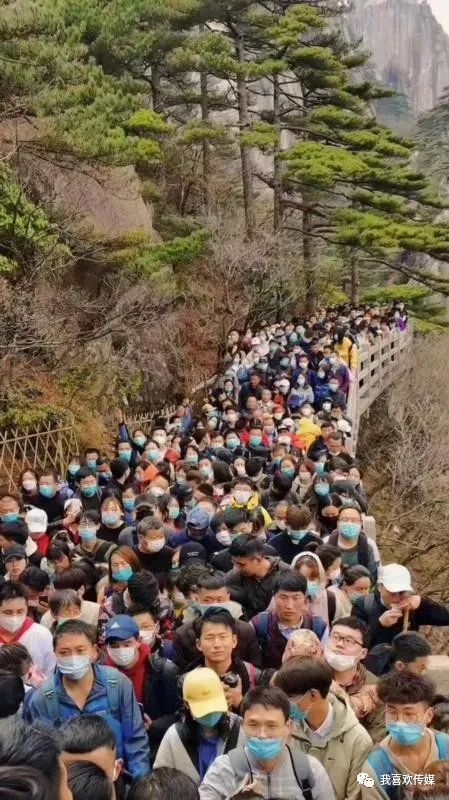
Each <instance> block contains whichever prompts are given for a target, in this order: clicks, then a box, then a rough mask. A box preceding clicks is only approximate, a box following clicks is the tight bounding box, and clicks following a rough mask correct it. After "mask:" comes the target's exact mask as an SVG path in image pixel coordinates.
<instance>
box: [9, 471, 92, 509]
mask: <svg viewBox="0 0 449 800" xmlns="http://www.w3.org/2000/svg"><path fill="white" fill-rule="evenodd" d="M76 466H77V470H78V469H79V467H80V465H79V462H78V464H77V465H76ZM19 480H20V487H21V491H20V494H21V498H22V502H23V504H24V505H32V504H33V499H34V498H35V497H37V495H38V488H37V475H36V473H35V471H34V470H32V469H24V470H23V472H22V474H21V476H20V479H19ZM69 485H70V483H69ZM70 488H71V489H73V490H74V489H75V483H74V482H73V485H70Z"/></svg>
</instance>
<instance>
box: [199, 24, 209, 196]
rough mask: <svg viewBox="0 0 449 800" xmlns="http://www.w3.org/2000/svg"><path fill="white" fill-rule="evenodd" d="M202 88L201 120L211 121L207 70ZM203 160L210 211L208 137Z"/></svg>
mask: <svg viewBox="0 0 449 800" xmlns="http://www.w3.org/2000/svg"><path fill="white" fill-rule="evenodd" d="M200 32H201V33H203V32H204V25H201V26H200ZM200 90H201V120H202V122H204V123H206V124H207V123H208V122H209V94H208V82H207V72H201V74H200ZM202 160H203V207H204V210H205V211H209V206H210V174H211V164H210V143H209V141H208V140H207V139H203V144H202Z"/></svg>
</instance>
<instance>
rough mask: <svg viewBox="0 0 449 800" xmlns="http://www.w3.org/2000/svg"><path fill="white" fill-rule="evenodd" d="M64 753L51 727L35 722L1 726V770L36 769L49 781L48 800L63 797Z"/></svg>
mask: <svg viewBox="0 0 449 800" xmlns="http://www.w3.org/2000/svg"><path fill="white" fill-rule="evenodd" d="M60 753H61V751H60V748H59V744H58V741H57V738H56V734H55V733H53V731H52V730H51V728H49V726H48V725H47V724H45V723H42V722H39V721H35V722H33V723H32V724H31V725H26V724H25V723H24V722H22V720H18V719H17V718H13V719H8V720H3V721H2V722H0V768H1V767H6V766H10V767H20V770H22V768H23V769H26V768H27V767H31V768H33V769H36V771H37V772H39V773H40V774H41V775H42V776H44V778H45V779H46V780H47V783H48V788H49V794H48V795H47V797H51V798H54V800H59V797H60V781H61V765H60V762H59V756H60ZM2 786H3V784H2Z"/></svg>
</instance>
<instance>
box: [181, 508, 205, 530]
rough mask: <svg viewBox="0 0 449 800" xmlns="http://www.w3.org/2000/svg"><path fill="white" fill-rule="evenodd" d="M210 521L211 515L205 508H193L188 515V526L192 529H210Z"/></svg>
mask: <svg viewBox="0 0 449 800" xmlns="http://www.w3.org/2000/svg"><path fill="white" fill-rule="evenodd" d="M209 521H210V518H209V514H208V513H207V511H205V510H204V508H196V507H195V508H192V509H191V510H190V511H189V513H188V514H187V520H186V522H187V525H191V526H192V528H208V527H209Z"/></svg>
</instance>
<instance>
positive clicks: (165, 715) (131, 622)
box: [105, 614, 182, 758]
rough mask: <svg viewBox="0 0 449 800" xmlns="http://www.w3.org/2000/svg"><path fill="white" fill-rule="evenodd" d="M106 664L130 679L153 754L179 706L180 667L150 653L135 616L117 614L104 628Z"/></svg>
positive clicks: (173, 719) (150, 650)
mask: <svg viewBox="0 0 449 800" xmlns="http://www.w3.org/2000/svg"><path fill="white" fill-rule="evenodd" d="M105 643H106V653H107V657H106V661H105V663H106V665H107V666H111V667H116V669H118V670H119V671H120V672H121V673H122V674H123V675H126V677H127V678H129V680H130V681H131V683H132V685H133V689H134V694H135V696H136V699H137V702H138V703H139V705H140V707H141V709H142V712H143V715H144V721H145V727H146V729H147V732H148V741H149V744H150V753H151V755H152V757H153V758H154V756H155V755H156V752H157V748H158V747H159V744H160V743H161V740H162V738H163V736H164V734H165V732H166V731H167V729H168V728H169V727H170V725H172V724H173V723H174V722H175V714H176V712H177V711H178V709H179V708H180V707H181V703H182V700H181V694H180V691H179V681H178V676H179V670H178V668H177V667H176V665H175V664H173V662H172V661H169V660H168V659H167V658H163V656H160V655H159V654H158V653H153V652H152V649H151V647H150V645H148V644H145V643H144V641H143V640H142V635H141V632H140V629H139V627H138V625H137V622H136V619H135V618H133V617H130V616H128V615H127V614H119V615H117V616H115V617H113V618H112V619H111V620H109V622H108V624H107V626H106V630H105Z"/></svg>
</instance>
